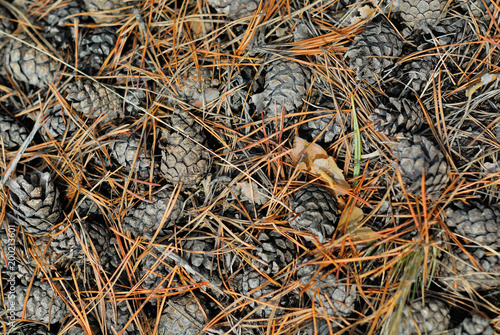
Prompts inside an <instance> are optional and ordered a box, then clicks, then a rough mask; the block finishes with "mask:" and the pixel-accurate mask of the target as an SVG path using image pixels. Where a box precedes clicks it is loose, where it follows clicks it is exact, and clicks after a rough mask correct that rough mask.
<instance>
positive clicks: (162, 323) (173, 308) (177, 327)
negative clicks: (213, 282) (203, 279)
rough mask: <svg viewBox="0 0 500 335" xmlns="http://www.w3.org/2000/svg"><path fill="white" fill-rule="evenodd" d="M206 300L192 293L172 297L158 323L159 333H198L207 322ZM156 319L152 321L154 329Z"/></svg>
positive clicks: (165, 334)
mask: <svg viewBox="0 0 500 335" xmlns="http://www.w3.org/2000/svg"><path fill="white" fill-rule="evenodd" d="M207 314H208V310H207V308H206V307H205V306H204V301H203V300H202V299H200V298H198V297H195V296H194V295H193V294H191V293H187V294H185V295H183V296H177V297H174V298H172V299H170V300H169V301H168V302H167V304H166V306H165V308H164V310H163V312H162V314H161V316H160V320H159V323H158V333H157V334H158V335H197V334H201V333H202V331H201V330H202V328H203V327H204V326H205V325H206V324H207V319H206V315H207ZM155 322H156V320H153V321H152V329H153V328H154V325H155Z"/></svg>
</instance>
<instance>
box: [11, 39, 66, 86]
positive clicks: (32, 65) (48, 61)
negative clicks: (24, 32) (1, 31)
mask: <svg viewBox="0 0 500 335" xmlns="http://www.w3.org/2000/svg"><path fill="white" fill-rule="evenodd" d="M19 38H21V39H22V40H24V41H25V42H28V43H30V44H33V43H32V41H31V40H30V39H28V38H27V37H25V36H19ZM5 67H6V68H7V71H9V73H10V74H11V75H12V76H13V77H14V78H15V79H16V80H19V81H22V82H24V83H28V84H30V85H33V86H38V87H40V88H44V87H46V86H47V84H48V83H50V82H52V81H53V80H54V79H56V74H57V71H58V69H59V64H58V63H57V62H56V61H55V60H53V59H52V58H50V57H49V56H47V55H46V54H44V53H42V52H40V51H37V50H35V49H34V48H31V47H29V46H27V45H25V44H24V43H22V42H21V41H18V40H14V39H12V40H11V41H10V42H9V44H8V45H7V50H6V53H5Z"/></svg>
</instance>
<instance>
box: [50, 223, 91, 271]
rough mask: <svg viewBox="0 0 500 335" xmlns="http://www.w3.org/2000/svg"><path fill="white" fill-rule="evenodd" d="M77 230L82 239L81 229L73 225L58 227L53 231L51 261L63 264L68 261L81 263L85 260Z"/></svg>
mask: <svg viewBox="0 0 500 335" xmlns="http://www.w3.org/2000/svg"><path fill="white" fill-rule="evenodd" d="M75 230H76V232H77V233H78V235H80V238H81V232H80V229H79V227H77V226H73V225H67V226H64V227H57V228H56V229H54V230H52V231H51V236H52V240H51V241H50V250H51V252H50V257H51V259H53V260H57V262H58V263H61V264H64V263H65V262H67V261H71V262H75V263H80V262H81V261H82V260H83V259H84V255H83V252H82V247H81V245H80V242H79V240H78V236H77V234H76V233H75Z"/></svg>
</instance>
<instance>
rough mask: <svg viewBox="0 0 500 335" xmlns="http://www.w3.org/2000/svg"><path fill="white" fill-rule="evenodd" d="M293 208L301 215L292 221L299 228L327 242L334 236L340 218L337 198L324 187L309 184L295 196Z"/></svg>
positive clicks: (294, 226) (321, 241)
mask: <svg viewBox="0 0 500 335" xmlns="http://www.w3.org/2000/svg"><path fill="white" fill-rule="evenodd" d="M292 209H293V211H294V212H295V213H297V214H298V215H299V216H298V218H296V219H295V220H293V221H291V222H290V226H291V227H292V228H295V229H297V230H305V231H306V232H308V233H311V234H312V235H314V236H316V237H317V238H318V241H319V242H320V243H325V242H326V241H327V239H328V238H331V237H332V236H333V233H334V232H335V229H336V228H337V221H338V219H339V215H338V211H337V200H336V199H335V197H334V196H333V195H332V194H331V193H330V192H328V191H327V190H325V189H324V188H322V187H319V186H316V185H307V186H305V187H303V188H301V189H300V190H299V191H298V192H297V193H296V194H295V195H294V196H293V201H292Z"/></svg>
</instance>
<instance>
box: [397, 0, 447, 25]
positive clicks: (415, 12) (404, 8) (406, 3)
mask: <svg viewBox="0 0 500 335" xmlns="http://www.w3.org/2000/svg"><path fill="white" fill-rule="evenodd" d="M400 1H401V3H400V14H401V18H402V19H403V22H404V23H406V25H408V26H409V27H410V28H413V29H416V30H417V29H418V30H420V29H422V28H424V29H427V28H432V27H435V26H436V25H437V24H438V22H439V19H440V18H441V16H442V14H443V12H444V8H445V7H446V3H447V2H448V0H400Z"/></svg>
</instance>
